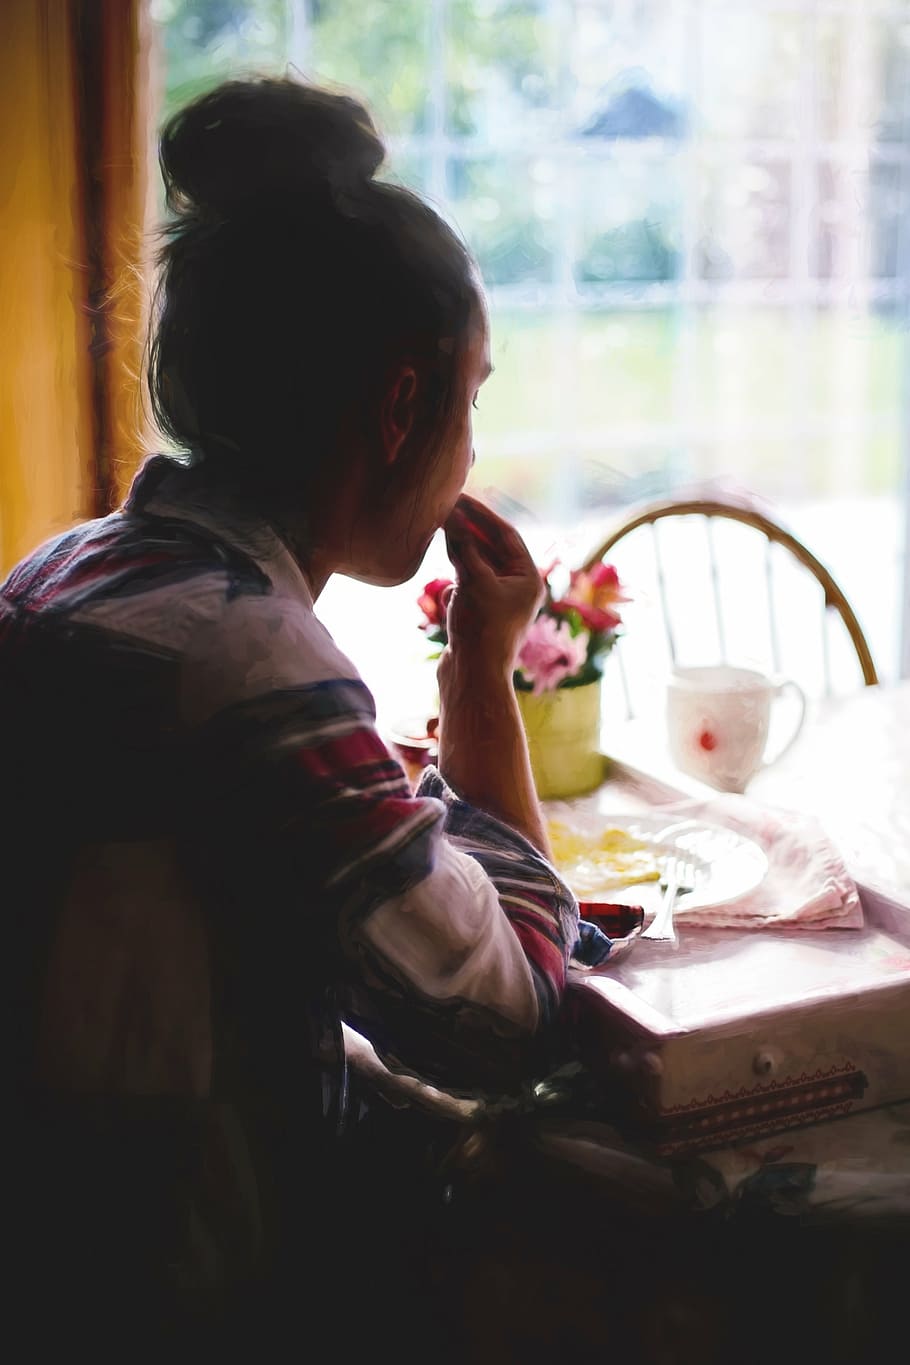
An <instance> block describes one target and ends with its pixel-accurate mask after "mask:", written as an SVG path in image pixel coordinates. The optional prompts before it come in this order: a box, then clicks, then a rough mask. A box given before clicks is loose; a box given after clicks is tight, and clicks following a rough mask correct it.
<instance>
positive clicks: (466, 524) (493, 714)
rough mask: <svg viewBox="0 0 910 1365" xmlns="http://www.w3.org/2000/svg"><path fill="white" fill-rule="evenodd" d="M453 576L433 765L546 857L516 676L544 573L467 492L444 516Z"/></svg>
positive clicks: (546, 845) (462, 793)
mask: <svg viewBox="0 0 910 1365" xmlns="http://www.w3.org/2000/svg"><path fill="white" fill-rule="evenodd" d="M445 529H446V542H447V545H448V550H449V556H450V558H451V560H452V563H453V564H454V566H455V569H456V572H457V575H458V578H457V582H456V585H455V589H454V591H453V593H452V596H451V598H450V600H449V603H448V617H447V635H448V641H449V643H448V645H447V647H446V649H445V651H444V653H443V655H442V658H441V660H440V664H439V671H438V680H439V695H440V723H439V770H440V772H441V774H442V776H443V777H444V778H445V780H446V781H447V782H448V783H449V785H450V786H451V787H452V788H453V789H454V790H455V791H456V792H457V793H458V794H459V796H461V797H462V798H463V799H464V800H465V801H469V802H470V803H471V804H472V805H475V806H479V807H480V808H481V809H483V810H486V811H489V812H490V814H491V815H495V816H496V817H497V818H498V819H500V820H503V821H504V822H505V823H506V824H508V825H511V826H512V827H513V828H514V829H517V830H518V831H519V833H521V834H523V835H524V836H525V838H527V839H528V840H530V842H531V843H532V844H533V845H534V847H535V848H537V849H539V850H540V851H541V853H543V854H544V855H545V856H546V857H550V848H549V841H548V838H547V833H546V825H545V821H544V818H543V814H542V812H541V809H540V802H539V801H538V799H537V793H536V790H535V787H534V779H533V776H532V773H531V763H530V759H529V757H528V745H527V740H526V738H525V732H524V726H523V725H522V721H521V713H520V712H519V709H518V701H517V699H516V696H515V689H514V687H513V685H512V674H513V671H514V668H515V659H516V655H517V653H518V649H519V647H520V645H521V641H522V638H523V635H524V632H525V630H526V629H527V627H528V624H529V623H530V621H531V620H533V617H534V614H535V613H536V611H537V608H538V606H539V604H540V598H541V593H542V584H541V580H540V574H539V573H538V570H537V567H536V565H535V564H534V561H533V560H532V558H531V556H530V554H529V552H528V549H527V547H526V546H525V544H524V541H523V540H522V539H521V537H520V536H519V534H518V532H517V531H516V530H515V529H514V527H512V526H510V525H509V523H508V522H506V521H503V520H502V518H501V517H498V516H496V514H495V513H494V512H492V511H490V509H489V508H486V507H484V506H483V504H481V503H478V502H477V501H476V500H475V499H473V498H469V497H467V496H465V497H462V498H461V499H460V500H459V503H458V505H457V506H456V508H455V511H454V512H453V513H452V515H451V517H450V518H449V521H448V523H447V524H446V528H445Z"/></svg>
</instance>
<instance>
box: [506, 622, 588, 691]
mask: <svg viewBox="0 0 910 1365" xmlns="http://www.w3.org/2000/svg"><path fill="white" fill-rule="evenodd" d="M587 655H588V636H587V635H586V634H582V635H575V636H573V634H572V632H571V630H570V629H569V625H568V622H566V621H554V620H553V617H552V616H538V618H537V620H536V621H532V622H531V625H530V626H529V627H528V631H527V634H526V635H525V638H524V641H523V642H522V646H521V649H520V650H519V651H518V667H519V668H520V669H521V671H522V672H523V673H524V675H525V678H526V679H527V680H528V682H529V683H531V684H532V691H533V692H535V693H536V694H538V695H539V694H540V693H541V692H549V691H551V690H552V689H553V688H556V687H558V686H559V684H560V683H561V682H562V681H563V680H564V679H565V678H571V676H572V674H573V673H577V672H578V671H579V669H580V668H581V667H582V665H583V664H584V662H585V660H586V658H587Z"/></svg>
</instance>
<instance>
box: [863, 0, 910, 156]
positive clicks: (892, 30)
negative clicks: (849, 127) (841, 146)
mask: <svg viewBox="0 0 910 1365" xmlns="http://www.w3.org/2000/svg"><path fill="white" fill-rule="evenodd" d="M905 8H906V6H905ZM873 49H874V60H875V67H876V69H875V71H874V75H873V80H872V82H871V84H872V86H873V89H874V90H875V92H876V93H877V95H878V108H877V110H876V111H875V119H876V127H875V132H876V136H877V137H878V138H880V139H881V140H882V141H901V140H904V141H906V140H907V138H910V12H908V13H905V14H904V16H903V17H902V18H901V19H879V20H878V21H877V22H876V23H875V25H874V30H873Z"/></svg>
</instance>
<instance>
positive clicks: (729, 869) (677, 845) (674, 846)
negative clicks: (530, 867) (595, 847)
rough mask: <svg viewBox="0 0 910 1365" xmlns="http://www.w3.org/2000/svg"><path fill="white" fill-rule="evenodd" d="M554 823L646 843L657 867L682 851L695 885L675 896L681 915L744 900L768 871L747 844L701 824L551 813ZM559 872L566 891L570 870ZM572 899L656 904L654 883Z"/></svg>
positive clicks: (591, 892)
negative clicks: (619, 832)
mask: <svg viewBox="0 0 910 1365" xmlns="http://www.w3.org/2000/svg"><path fill="white" fill-rule="evenodd" d="M554 819H556V820H559V821H560V823H563V824H565V825H566V826H567V827H568V828H569V829H570V830H572V831H573V832H575V833H578V834H581V835H590V836H592V837H596V835H597V834H598V833H600V832H601V831H603V830H606V829H621V830H624V831H625V832H626V833H627V834H631V835H632V837H633V838H635V839H641V840H643V841H644V842H645V843H647V844H648V845H649V847H650V848H651V849H652V850H653V852H654V853H655V855H656V858H657V861H658V862H661V860H662V857H663V856H666V855H667V854H670V853H673V852H680V851H681V852H683V853H684V854H685V855H686V857H687V858H688V860H689V861H690V862H691V863H692V864H693V866H694V868H695V872H696V883H697V884H696V887H695V890H694V891H691V892H689V893H687V894H685V895H681V896H680V897H679V901H678V908H679V911H680V913H681V914H682V915H685V912H686V910H694V909H696V908H697V909H704V908H707V907H709V906H714V905H725V904H726V903H727V902H729V901H734V900H738V899H739V898H740V897H741V896H746V895H748V894H749V892H750V891H754V890H755V888H756V887H757V886H760V885H761V883H762V882H763V881H764V878H765V876H766V874H767V871H768V859H767V857H766V855H765V853H764V851H763V850H762V849H761V848H760V847H759V845H758V844H756V843H755V842H754V841H753V840H752V839H747V838H746V837H745V836H744V835H742V834H737V833H735V831H733V830H732V829H726V828H725V827H724V826H722V825H712V824H708V823H706V822H704V821H702V820H677V821H675V822H673V821H672V820H671V817H670V816H668V815H653V814H649V815H634V814H630V813H629V812H628V811H626V812H625V813H623V814H622V815H603V814H601V813H600V812H598V813H597V814H596V815H594V814H592V815H591V816H588V817H585V818H578V817H577V816H574V815H573V816H569V815H568V814H567V815H555V814H554ZM562 871H563V876H564V877H565V879H566V881H567V882H568V883H569V885H570V886H571V884H572V874H571V868H565V869H562ZM576 894H578V897H579V900H588V901H595V900H598V899H601V900H605V901H623V902H625V903H627V904H628V903H634V904H638V905H644V906H645V908H646V909H649V908H656V899H659V897H660V895H661V892H660V888H659V886H658V883H657V882H656V881H652V882H635V883H630V884H626V885H624V886H617V885H616V884H615V883H614V884H613V885H612V886H606V885H605V887H604V889H603V891H602V893H599V892H596V891H594V890H593V888H592V889H590V890H589V889H586V890H585V891H584V893H580V892H578V893H576Z"/></svg>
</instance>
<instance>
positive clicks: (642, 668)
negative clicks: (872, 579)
mask: <svg viewBox="0 0 910 1365" xmlns="http://www.w3.org/2000/svg"><path fill="white" fill-rule="evenodd" d="M600 560H606V561H607V562H608V563H612V564H614V565H615V566H616V568H617V570H618V572H619V575H620V578H621V580H622V581H623V583H624V584H625V585H626V587H627V590H628V591H629V592H630V594H631V596H632V601H631V602H630V603H629V604H628V606H627V607H626V608H625V610H624V624H625V629H624V632H623V634H622V636H621V637H620V639H619V640H618V641H617V644H616V646H615V648H614V650H613V654H612V655H611V657H610V659H609V660H608V667H607V670H606V674H605V691H606V692H607V695H608V697H609V695H610V690H611V687H612V691H613V693H616V692H617V690H619V691H620V696H621V700H622V702H623V704H624V709H625V712H626V715H627V716H628V717H630V718H631V717H634V716H639V715H641V714H642V712H643V710H644V709H645V707H646V705H647V704H648V702H649V699H650V701H654V700H655V697H654V695H653V694H654V690H655V689H656V688H660V689H661V693H662V689H663V686H664V683H665V680H666V676H667V673H668V672H669V670H670V669H671V668H672V667H674V666H676V665H680V666H685V665H697V664H711V663H729V664H736V665H740V666H743V667H751V668H758V669H760V670H761V671H763V672H768V673H773V674H777V675H785V676H789V677H792V678H794V679H795V680H796V681H798V682H799V683H800V685H801V686H802V687H803V690H804V691H805V692H806V693H807V695H809V696H810V697H830V696H832V695H834V694H836V693H838V692H844V691H849V690H852V689H853V688H854V687H855V686H857V685H865V686H872V685H874V684H876V683H877V682H878V675H877V673H876V669H875V664H874V662H873V659H872V654H871V651H870V649H869V645H868V642H867V640H866V637H865V635H864V633H863V630H862V627H861V626H860V623H859V621H858V620H857V617H856V614H855V612H854V611H853V608H852V607H851V605H850V603H849V602H848V600H847V598H846V596H845V594H844V592H843V591H842V589H841V588H840V586H839V585H838V583H837V582H836V581H835V579H834V577H833V575H832V574H831V573H830V571H829V570H828V569H827V568H826V567H825V565H824V564H822V563H821V561H820V560H819V559H818V558H817V557H816V556H815V555H814V554H813V553H812V552H811V550H809V549H808V548H807V547H806V546H805V545H804V544H803V543H802V542H801V541H800V540H798V539H797V537H796V536H795V535H793V534H792V533H791V532H790V531H788V530H786V529H785V528H784V527H783V526H782V525H781V524H780V523H779V522H778V521H776V520H775V519H774V518H773V516H771V515H770V514H769V513H768V511H766V510H764V509H763V508H762V507H760V506H759V505H758V504H757V503H756V502H755V501H753V500H751V499H749V498H747V497H742V496H738V495H730V494H722V493H718V492H717V491H716V490H711V491H710V492H709V493H702V492H699V491H695V492H692V493H688V494H687V493H684V494H682V495H677V496H675V497H672V498H667V499H665V500H661V501H654V502H648V503H646V504H644V505H639V506H638V507H635V508H632V509H629V510H627V511H626V513H625V514H624V515H623V516H622V518H621V519H620V520H619V522H618V523H617V524H616V525H615V526H614V528H613V529H612V530H611V531H610V533H609V535H607V536H606V538H605V539H604V540H603V541H601V543H600V544H599V545H598V546H597V548H596V549H595V550H594V552H593V553H592V554H590V555H589V556H588V558H587V560H586V561H585V567H586V568H590V567H591V566H593V565H594V564H596V563H598V562H599V561H600ZM617 683H618V684H619V689H617V686H616V685H617Z"/></svg>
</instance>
